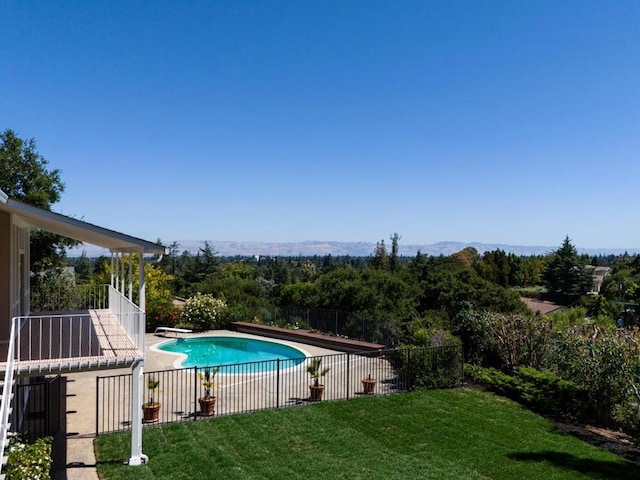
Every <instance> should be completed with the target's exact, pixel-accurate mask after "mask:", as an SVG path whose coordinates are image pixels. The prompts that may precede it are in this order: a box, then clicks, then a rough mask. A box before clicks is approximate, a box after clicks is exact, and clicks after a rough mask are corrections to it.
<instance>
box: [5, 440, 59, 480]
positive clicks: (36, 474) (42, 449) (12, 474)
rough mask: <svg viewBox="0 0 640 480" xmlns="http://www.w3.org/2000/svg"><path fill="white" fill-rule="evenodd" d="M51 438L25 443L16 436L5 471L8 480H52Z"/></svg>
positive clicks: (11, 444) (8, 452)
mask: <svg viewBox="0 0 640 480" xmlns="http://www.w3.org/2000/svg"><path fill="white" fill-rule="evenodd" d="M51 442H52V438H51V437H44V438H39V439H38V440H36V441H35V442H34V443H25V442H23V441H22V440H21V439H20V437H18V436H15V437H12V439H11V440H10V442H9V447H8V449H7V465H6V468H5V469H3V473H6V475H7V480H27V479H29V480H50V479H51V462H52V460H51Z"/></svg>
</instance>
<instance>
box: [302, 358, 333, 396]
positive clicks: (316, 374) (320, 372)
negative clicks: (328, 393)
mask: <svg viewBox="0 0 640 480" xmlns="http://www.w3.org/2000/svg"><path fill="white" fill-rule="evenodd" d="M321 363H322V358H312V359H311V363H310V364H309V365H308V366H307V372H308V373H309V375H311V378H312V379H313V383H312V384H311V385H309V390H310V392H311V396H310V397H309V399H310V400H311V401H312V402H319V401H320V400H322V393H323V392H324V385H323V384H321V383H320V379H321V378H322V377H324V376H325V375H326V374H327V373H328V372H329V370H330V369H329V367H327V368H323V369H321V368H320V367H321Z"/></svg>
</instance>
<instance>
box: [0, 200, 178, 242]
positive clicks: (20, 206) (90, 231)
mask: <svg viewBox="0 0 640 480" xmlns="http://www.w3.org/2000/svg"><path fill="white" fill-rule="evenodd" d="M3 196H4V197H7V195H6V194H5V193H4V192H2V190H0V210H4V211H7V212H10V213H12V214H14V215H16V216H17V217H18V218H19V219H20V220H21V222H20V223H26V224H28V225H29V226H31V227H32V228H39V229H42V230H46V231H48V232H51V233H56V234H58V235H62V236H65V237H69V238H73V239H74V240H79V241H81V242H86V243H90V244H92V245H98V246H100V247H103V248H108V249H109V250H111V251H132V252H136V251H138V252H139V251H142V252H143V253H155V254H165V253H166V247H164V246H162V245H157V244H155V243H153V242H149V241H147V240H143V239H141V238H136V237H131V236H129V235H125V234H124V233H120V232H116V231H114V230H109V229H108V228H103V227H99V226H97V225H93V224H91V223H87V222H83V221H81V220H76V219H75V218H71V217H67V216H65V215H61V214H59V213H55V212H50V211H48V210H44V209H42V208H38V207H34V206H32V205H27V204H26V203H22V202H20V201H18V200H12V199H11V198H8V197H7V199H6V200H5V201H2V200H3Z"/></svg>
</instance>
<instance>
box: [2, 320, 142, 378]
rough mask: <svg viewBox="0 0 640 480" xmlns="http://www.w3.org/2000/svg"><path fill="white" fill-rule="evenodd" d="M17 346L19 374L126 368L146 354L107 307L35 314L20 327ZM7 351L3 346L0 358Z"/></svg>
mask: <svg viewBox="0 0 640 480" xmlns="http://www.w3.org/2000/svg"><path fill="white" fill-rule="evenodd" d="M18 349H19V362H18V364H17V372H18V374H19V375H34V374H45V373H58V372H69V371H78V370H98V369H108V368H123V367H128V366H131V364H132V363H133V362H135V361H136V360H138V359H140V358H142V355H143V353H142V352H139V351H138V350H137V349H136V347H135V345H134V344H133V343H132V342H131V340H130V339H129V337H128V336H127V334H126V333H125V331H124V329H123V328H122V327H121V326H120V325H119V324H118V321H117V319H116V317H115V316H114V315H113V313H111V311H110V310H108V309H107V310H84V311H77V312H46V313H40V314H37V315H32V316H31V319H30V321H28V322H25V324H24V325H23V326H22V328H21V330H20V344H19V345H18ZM6 351H7V345H6V344H3V345H0V355H2V356H0V358H2V359H6ZM4 365H5V364H4V363H0V370H3V369H4Z"/></svg>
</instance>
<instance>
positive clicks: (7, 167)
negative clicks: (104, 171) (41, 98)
mask: <svg viewBox="0 0 640 480" xmlns="http://www.w3.org/2000/svg"><path fill="white" fill-rule="evenodd" d="M47 165H48V162H47V160H46V159H45V158H44V157H43V156H42V155H40V154H39V153H38V151H37V150H36V142H35V140H33V139H30V140H23V139H21V138H20V137H18V136H17V135H16V133H15V132H14V131H13V130H9V129H7V130H5V131H4V132H2V133H0V189H2V191H3V192H4V193H6V194H7V195H9V197H11V198H13V199H16V200H20V201H21V202H24V203H27V204H29V205H33V206H35V207H39V208H42V209H45V210H51V206H52V205H53V204H54V203H56V202H58V201H59V200H60V196H61V195H62V192H63V191H64V184H63V183H62V180H60V170H57V169H54V170H48V169H47ZM77 244H78V242H77V241H75V240H71V239H69V238H65V237H61V236H59V235H54V234H52V233H49V232H44V231H35V232H33V233H32V235H31V270H32V271H33V272H34V273H41V272H46V271H50V270H52V269H55V268H57V267H60V266H62V265H63V263H64V259H65V256H66V255H65V249H66V248H67V247H70V246H73V245H77ZM37 282H38V277H36V278H35V281H34V283H36V284H37Z"/></svg>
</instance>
